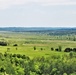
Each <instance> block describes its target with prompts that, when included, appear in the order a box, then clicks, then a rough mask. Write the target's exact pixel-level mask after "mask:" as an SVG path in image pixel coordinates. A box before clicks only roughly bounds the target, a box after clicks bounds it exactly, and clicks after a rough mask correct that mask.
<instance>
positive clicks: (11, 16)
mask: <svg viewBox="0 0 76 75" xmlns="http://www.w3.org/2000/svg"><path fill="white" fill-rule="evenodd" d="M0 27H76V0H0Z"/></svg>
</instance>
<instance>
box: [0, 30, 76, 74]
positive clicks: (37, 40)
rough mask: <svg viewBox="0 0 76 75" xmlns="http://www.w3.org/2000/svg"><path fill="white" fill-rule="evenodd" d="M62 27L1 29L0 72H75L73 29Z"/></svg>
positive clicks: (75, 42)
mask: <svg viewBox="0 0 76 75" xmlns="http://www.w3.org/2000/svg"><path fill="white" fill-rule="evenodd" d="M64 30H65V29H64ZM64 30H63V31H62V30H57V29H56V30H53V31H54V32H56V31H58V32H57V33H54V32H53V31H52V30H51V31H52V32H50V31H46V30H45V31H46V32H45V31H36V32H34V31H28V32H19V31H18V32H11V31H7V32H5V31H2V32H0V75H76V40H75V37H76V35H75V30H74V31H73V32H74V33H73V32H72V31H69V30H68V31H69V32H67V31H66V32H64ZM63 32H64V35H63V34H62V33H63Z"/></svg>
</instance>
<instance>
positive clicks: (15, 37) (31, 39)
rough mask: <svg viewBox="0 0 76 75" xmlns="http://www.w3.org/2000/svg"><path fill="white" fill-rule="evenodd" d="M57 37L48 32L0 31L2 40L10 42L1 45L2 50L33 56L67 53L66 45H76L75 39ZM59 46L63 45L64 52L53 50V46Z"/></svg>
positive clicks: (0, 49)
mask: <svg viewBox="0 0 76 75" xmlns="http://www.w3.org/2000/svg"><path fill="white" fill-rule="evenodd" d="M56 37H57V36H49V35H46V34H36V33H30V32H0V40H1V41H6V42H8V43H9V45H8V46H5V47H4V46H0V52H1V53H5V52H8V53H12V54H14V53H17V54H25V55H27V56H30V57H31V58H33V57H40V56H45V57H47V56H48V57H49V56H50V55H52V54H54V55H56V54H59V55H63V54H65V53H64V49H65V48H66V47H70V48H73V47H76V42H75V41H69V40H60V39H56ZM14 44H17V45H18V46H17V47H14V46H13V45H14ZM34 46H36V50H34ZM59 46H61V47H62V53H60V52H56V51H51V48H52V47H53V48H54V49H56V48H58V47H59ZM7 48H10V50H9V51H7ZM16 48H17V50H16ZM41 48H42V50H41Z"/></svg>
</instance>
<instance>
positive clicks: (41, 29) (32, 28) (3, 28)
mask: <svg viewBox="0 0 76 75" xmlns="http://www.w3.org/2000/svg"><path fill="white" fill-rule="evenodd" d="M51 30H76V28H69V27H68V28H64V27H55V28H54V27H0V31H13V32H30V31H33V32H35V31H51Z"/></svg>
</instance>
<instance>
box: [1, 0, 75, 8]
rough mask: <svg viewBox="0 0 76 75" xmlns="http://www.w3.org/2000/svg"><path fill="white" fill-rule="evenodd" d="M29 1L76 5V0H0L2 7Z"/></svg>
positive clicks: (45, 3)
mask: <svg viewBox="0 0 76 75" xmlns="http://www.w3.org/2000/svg"><path fill="white" fill-rule="evenodd" d="M29 3H30V4H32V3H37V4H40V5H76V0H0V9H6V8H9V7H11V6H14V5H25V4H29Z"/></svg>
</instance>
